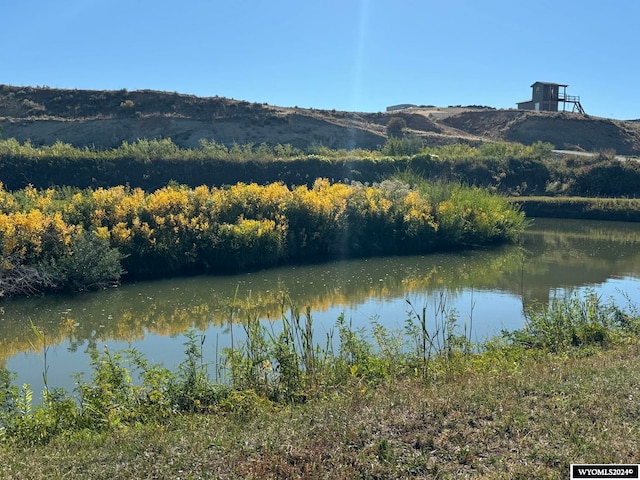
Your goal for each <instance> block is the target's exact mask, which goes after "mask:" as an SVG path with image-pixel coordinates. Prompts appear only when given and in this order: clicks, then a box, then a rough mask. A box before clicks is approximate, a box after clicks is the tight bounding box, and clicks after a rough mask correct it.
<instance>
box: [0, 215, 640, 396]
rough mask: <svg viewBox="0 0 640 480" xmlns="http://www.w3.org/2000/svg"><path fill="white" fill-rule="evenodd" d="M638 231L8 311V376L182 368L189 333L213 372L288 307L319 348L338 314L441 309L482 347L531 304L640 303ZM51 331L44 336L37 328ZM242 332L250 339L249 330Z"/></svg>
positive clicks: (540, 224) (527, 237) (573, 226)
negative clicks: (144, 364)
mask: <svg viewBox="0 0 640 480" xmlns="http://www.w3.org/2000/svg"><path fill="white" fill-rule="evenodd" d="M639 245H640V224H632V223H617V222H593V221H577V220H576V221H574V220H548V219H536V220H535V222H534V224H533V225H532V226H531V227H529V228H528V229H527V231H526V233H525V234H524V235H523V237H522V242H521V244H520V245H517V246H513V245H512V246H505V247H499V248H491V249H480V250H472V251H465V252H456V253H444V254H434V255H423V256H407V257H385V258H371V259H362V260H345V261H340V262H333V263H323V264H319V265H305V266H295V267H283V268H276V269H271V270H265V271H260V272H252V273H247V274H242V275H234V276H224V277H214V276H202V277H193V278H179V279H170V280H161V281H153V282H141V283H133V284H128V285H124V286H121V287H119V288H115V289H111V290H107V291H101V292H95V293H89V294H82V295H77V296H55V297H54V296H50V297H44V298H30V299H20V300H13V301H7V302H4V303H3V304H0V366H4V367H6V368H7V369H9V370H10V371H12V372H15V373H16V374H17V380H16V384H18V385H22V384H23V383H29V384H30V385H31V386H32V388H33V389H34V391H35V392H36V393H39V392H41V391H42V389H43V380H42V374H43V371H44V368H45V361H44V357H45V352H46V366H47V376H48V382H49V386H50V387H62V388H64V389H66V390H67V391H68V392H71V391H72V390H73V389H74V384H75V380H74V377H73V374H74V373H82V372H85V373H86V372H89V371H90V366H89V355H88V353H87V350H88V349H90V348H92V347H97V348H98V349H100V350H102V349H103V348H105V346H106V347H108V349H109V350H110V351H111V352H113V351H117V350H121V349H125V348H130V347H135V348H136V349H137V350H138V351H139V352H141V353H143V354H144V355H145V357H146V358H147V359H148V360H149V362H150V363H162V364H163V365H165V366H166V367H167V368H170V369H175V368H176V367H177V365H178V364H179V363H180V362H182V361H183V359H184V354H183V351H184V343H185V341H186V337H185V335H184V334H185V332H187V331H188V330H190V329H192V330H195V331H196V332H197V333H199V334H204V335H206V337H205V339H204V344H203V348H204V351H203V353H204V356H205V359H206V360H207V361H210V362H212V363H213V362H215V361H216V359H217V357H218V355H217V353H218V352H220V351H221V350H222V349H223V348H224V347H226V346H228V345H229V337H230V335H229V328H230V327H229V325H230V321H231V322H238V321H242V319H245V318H247V316H251V317H254V316H257V317H258V318H262V319H264V320H265V321H271V322H273V328H276V329H277V320H278V319H280V318H281V317H282V315H283V312H284V313H285V314H286V313H287V312H288V307H287V305H288V304H289V302H292V303H293V304H295V305H297V306H298V307H299V308H300V309H301V310H304V309H305V308H306V307H307V306H308V307H310V309H311V312H312V317H313V324H314V329H315V332H316V334H317V335H316V338H324V337H325V336H326V335H325V333H329V332H330V331H331V329H332V328H333V327H334V326H335V322H336V319H337V318H338V316H339V315H340V314H344V315H345V318H346V319H347V320H348V321H350V322H351V323H352V325H353V327H354V328H363V329H365V330H366V328H367V327H368V326H370V325H371V322H372V321H377V322H379V323H380V324H382V325H384V326H385V327H388V328H390V329H401V328H403V326H404V324H405V322H406V320H407V318H409V317H410V316H412V315H414V313H413V312H414V310H415V311H417V312H422V309H423V307H426V312H427V316H430V318H432V319H433V317H434V316H435V311H436V309H437V308H441V307H443V304H444V308H445V309H446V310H447V312H449V313H451V314H454V315H455V316H456V318H457V319H458V325H459V327H460V329H461V330H460V331H461V333H462V332H463V331H465V332H466V334H467V335H469V336H471V338H472V340H474V341H482V340H483V339H486V338H488V337H491V336H493V335H496V334H499V333H500V332H501V331H502V330H503V329H507V330H512V329H516V328H520V327H521V326H522V323H523V320H524V316H523V305H525V304H532V303H536V302H537V303H542V304H544V303H546V302H548V301H549V299H550V298H552V297H561V296H564V295H568V294H571V293H572V292H578V293H582V292H586V291H591V290H593V291H594V292H596V293H598V294H599V295H601V296H602V297H603V299H608V298H610V297H612V298H614V300H615V301H616V302H618V303H619V304H620V306H621V307H624V306H627V305H628V301H629V300H631V301H632V303H633V304H638V305H640V249H639V248H638V247H639ZM34 327H36V328H37V329H38V330H40V331H42V332H44V338H40V339H38V338H36V335H35V334H34V331H33V328H34ZM232 328H233V333H234V336H235V338H236V341H237V340H238V339H241V337H242V327H241V326H239V325H237V324H236V326H235V327H232Z"/></svg>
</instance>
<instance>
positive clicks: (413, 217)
mask: <svg viewBox="0 0 640 480" xmlns="http://www.w3.org/2000/svg"><path fill="white" fill-rule="evenodd" d="M523 225H524V223H523V215H522V213H521V212H518V211H517V210H515V209H514V208H513V207H511V206H510V205H509V204H508V203H507V202H506V200H504V199H502V198H499V197H495V196H493V195H489V194H488V193H487V192H484V191H481V190H479V189H470V188H463V187H460V186H453V187H444V186H442V185H436V186H435V187H432V188H431V189H429V188H425V187H424V186H420V185H410V184H408V183H406V182H403V181H400V180H392V181H385V182H382V183H381V184H375V185H362V184H352V185H346V184H341V183H333V184H332V183H330V182H329V181H328V180H326V179H317V180H316V181H315V182H314V184H313V186H312V187H311V188H309V187H307V186H304V185H303V186H298V187H296V188H290V187H288V186H286V185H284V184H282V183H272V184H269V185H265V186H262V185H258V184H255V183H253V184H243V183H238V184H236V185H233V186H230V187H227V188H212V187H207V186H200V187H197V188H195V189H191V188H188V187H184V186H179V185H169V186H166V187H164V188H161V189H159V190H157V191H155V192H152V193H147V192H144V191H142V190H141V189H129V188H127V187H124V186H117V187H112V188H97V189H94V190H90V189H86V190H82V191H78V190H56V189H47V190H43V191H39V190H36V189H34V188H32V187H28V188H26V189H24V190H22V191H20V192H16V193H9V192H6V191H5V190H4V188H3V187H2V184H0V240H1V241H2V254H3V256H4V257H7V256H9V255H16V254H17V255H19V256H21V257H22V258H24V261H25V262H31V263H36V262H38V261H40V260H42V259H46V258H54V259H55V258H58V257H60V256H63V257H64V256H65V255H67V256H68V255H71V253H72V250H73V248H76V247H74V245H76V243H74V242H75V240H74V239H76V238H79V235H80V234H81V233H82V232H89V233H91V235H93V236H94V237H95V238H93V237H91V236H89V237H86V238H85V237H83V238H84V240H83V242H84V244H85V245H92V244H93V243H92V242H94V241H96V242H98V243H97V244H96V245H98V244H99V242H107V244H108V245H109V246H110V248H116V249H118V251H119V252H120V253H121V254H122V255H123V256H124V257H125V258H124V260H122V261H123V263H124V267H125V269H126V270H127V271H128V272H129V273H130V274H132V275H147V276H157V275H166V274H171V273H175V272H181V271H182V272H184V271H202V270H207V271H216V270H217V269H220V268H221V269H227V270H228V269H238V268H253V267H258V266H265V265H272V264H276V263H281V262H284V261H298V260H308V259H322V258H331V257H344V256H350V255H378V254H397V253H408V252H426V251H429V250H430V249H433V248H434V247H435V246H437V245H439V244H440V245H442V244H446V245H447V246H449V247H450V246H451V245H456V244H477V243H483V242H484V243H491V242H496V241H504V240H508V239H511V238H513V237H514V236H515V235H516V234H517V232H519V231H521V230H522V228H523ZM96 239H97V240H96Z"/></svg>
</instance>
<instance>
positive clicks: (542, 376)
mask: <svg viewBox="0 0 640 480" xmlns="http://www.w3.org/2000/svg"><path fill="white" fill-rule="evenodd" d="M423 318H424V317H421V316H420V315H419V314H418V315H417V316H416V320H415V322H413V323H412V322H409V323H408V325H407V327H408V328H407V333H408V334H410V338H409V341H410V342H411V341H415V347H416V348H415V350H412V349H409V350H402V351H406V354H403V353H400V352H401V350H394V348H393V347H391V346H390V340H391V339H393V338H396V337H395V336H394V335H393V334H392V332H380V331H379V330H378V333H377V334H375V333H374V336H375V338H376V342H377V345H378V348H377V349H375V350H374V349H371V348H369V346H368V345H369V344H366V343H363V342H364V338H363V337H362V336H360V335H359V334H358V333H356V332H353V331H351V330H350V329H348V328H347V329H343V330H341V331H340V337H341V346H340V349H339V351H337V352H335V353H329V351H328V350H322V351H321V350H319V349H315V350H314V351H315V353H312V352H311V351H309V350H306V351H305V348H306V347H307V346H308V345H309V343H308V342H305V340H304V338H305V336H306V335H307V334H306V333H305V332H306V330H305V328H306V327H304V326H302V327H295V324H296V323H295V322H292V323H291V324H290V326H291V328H293V329H294V330H295V332H297V333H295V334H294V335H293V336H292V337H289V338H296V336H297V335H301V338H302V341H301V343H300V346H301V347H302V349H301V350H296V349H295V348H294V349H291V350H288V351H287V352H284V354H283V352H282V349H283V348H285V346H286V345H289V342H288V340H287V339H286V338H284V339H283V337H280V338H279V339H275V338H274V339H271V340H269V341H267V343H266V344H264V346H266V347H267V348H266V350H264V352H265V355H267V356H266V357H261V358H253V357H252V356H253V355H254V354H256V353H258V352H259V351H261V349H262V347H261V346H260V345H261V342H262V340H264V337H263V336H262V334H261V333H260V331H259V330H257V329H256V325H251V324H250V323H248V324H246V325H245V328H246V329H247V334H248V340H247V343H246V344H244V345H243V346H238V349H237V350H236V351H235V352H227V356H228V361H229V362H230V368H231V374H232V383H233V385H234V386H233V387H232V388H229V389H227V390H225V392H226V393H225V394H224V395H222V396H220V395H219V396H218V397H217V398H215V399H213V398H211V397H209V401H208V402H206V405H205V404H203V403H201V401H200V399H195V400H194V401H193V403H192V404H191V407H197V408H187V409H185V408H183V409H182V412H180V411H178V410H179V409H180V405H179V404H178V403H176V404H175V405H173V406H172V407H171V408H172V411H173V413H171V414H169V415H165V414H162V409H163V402H162V399H161V398H160V397H158V394H159V393H161V392H160V390H150V391H147V398H146V400H143V399H142V398H141V397H140V395H139V394H140V390H137V389H135V388H134V387H132V388H133V389H132V390H126V389H125V391H126V392H129V393H130V392H134V393H135V394H136V395H135V397H136V400H135V402H133V403H127V402H130V401H131V398H132V397H131V395H129V393H127V394H126V395H121V394H122V393H123V391H121V389H120V388H119V387H118V381H119V382H120V384H121V385H120V386H122V385H123V384H128V383H129V382H130V379H129V380H123V379H122V378H120V377H119V376H118V375H117V374H118V372H120V373H122V372H123V371H122V370H120V369H119V368H118V365H117V362H106V363H105V362H102V363H101V364H100V365H102V366H97V367H96V368H97V371H96V375H95V376H94V379H93V380H94V383H95V385H94V386H91V387H89V386H87V385H84V386H80V388H79V390H80V392H81V393H84V396H83V397H82V399H81V402H80V405H79V406H78V407H76V408H75V410H74V413H73V415H70V414H69V412H68V411H67V413H65V412H64V409H65V408H66V409H67V410H71V409H70V407H69V405H68V403H66V402H65V401H64V400H63V399H62V398H61V397H57V398H55V399H52V400H51V401H50V402H49V403H48V405H47V406H45V407H43V408H41V409H38V410H35V411H33V412H25V411H23V410H24V402H23V401H22V400H20V399H18V401H17V404H18V405H17V406H18V409H17V410H16V411H15V412H14V413H15V415H16V416H18V417H19V419H18V420H17V421H16V419H15V418H9V417H8V416H7V415H6V413H7V412H6V409H7V406H8V405H9V404H10V403H11V402H7V395H6V391H5V398H4V407H3V408H4V409H5V415H4V417H3V421H4V424H5V427H3V428H4V434H2V433H3V430H2V429H0V434H2V435H0V478H14V479H21V478H29V479H40V478H42V479H44V478H46V479H62V478H65V479H68V478H72V479H73V478H92V479H107V478H108V479H131V478H183V479H208V478H230V479H231V478H233V479H237V478H255V479H264V478H304V479H309V478H311V479H313V478H338V479H350V478H464V477H467V478H505V479H507V478H508V479H513V478H567V476H568V471H569V465H570V464H571V463H638V462H639V461H640V454H639V453H638V452H640V433H639V432H640V417H639V416H638V408H639V404H638V395H639V390H638V389H639V386H640V368H639V367H640V360H639V358H640V356H639V353H640V342H638V332H639V331H640V329H639V317H638V315H637V311H635V310H634V309H632V311H631V312H627V311H623V310H620V309H619V308H617V307H616V306H614V305H611V304H605V303H603V302H601V301H600V300H599V299H598V298H597V297H595V296H593V295H591V296H589V297H587V298H585V299H584V300H582V299H578V298H571V299H565V300H560V301H554V302H553V303H552V305H550V306H549V307H547V308H544V309H537V310H531V312H530V313H529V314H528V316H527V324H526V327H525V328H523V329H522V330H520V331H517V332H513V333H509V334H505V335H504V337H503V338H501V339H498V340H493V341H490V342H488V343H486V344H484V345H482V346H475V347H474V348H472V349H470V348H469V345H468V344H465V342H464V337H463V336H460V335H458V336H455V335H451V333H452V330H451V329H450V328H449V327H448V326H447V325H448V323H447V322H448V320H443V323H441V324H440V325H439V326H437V327H436V332H438V333H434V334H433V335H431V334H428V333H426V332H425V331H424V330H422V331H420V327H421V325H423V324H421V319H423ZM342 326H343V327H344V324H343V325H342ZM415 327H417V328H418V330H415ZM296 328H298V329H297V330H296ZM412 328H414V329H413V330H412ZM285 330H286V328H285ZM374 330H375V329H374ZM416 335H417V336H416ZM285 337H286V335H285ZM261 339H262V340H261ZM193 346H196V347H197V342H195V343H194V342H191V343H189V344H188V349H187V354H188V357H187V361H186V363H185V365H186V366H187V367H188V366H189V364H190V362H192V361H193V360H194V359H197V358H196V357H193V353H194V352H193V351H192V352H191V356H189V348H191V347H193ZM385 346H387V347H389V348H385ZM321 353H322V355H321ZM269 355H280V359H281V360H280V361H281V362H282V364H281V368H279V369H278V375H267V374H266V371H267V370H269V371H271V370H270V369H266V367H265V364H266V363H267V360H268V359H269ZM115 357H116V355H115V354H114V355H113V356H111V358H115ZM294 357H295V358H294ZM96 358H97V357H96ZM103 358H105V357H103ZM252 358H253V359H254V360H260V361H259V362H255V361H254V362H248V360H251V359H252ZM286 359H289V363H288V364H287V363H285V361H286ZM294 360H295V361H294ZM298 361H299V362H303V363H305V364H306V370H305V371H302V370H301V369H299V368H297V367H296V362H298ZM192 366H193V365H192ZM285 366H286V367H287V369H288V370H287V371H285ZM298 366H299V365H298ZM196 367H197V366H196ZM149 371H150V372H156V373H158V370H153V369H149ZM181 371H182V374H183V377H182V378H181V379H180V380H179V382H178V383H179V384H180V385H182V388H181V389H180V391H181V392H182V393H185V392H186V391H187V390H189V389H187V388H185V385H187V384H188V383H189V382H188V380H189V378H190V376H189V372H190V370H189V368H186V369H181ZM191 371H193V370H191ZM250 372H253V373H254V376H253V377H248V375H247V374H248V373H250ZM107 374H110V375H107ZM185 375H186V377H185ZM119 378H120V380H118V379H119ZM155 378H156V380H158V378H159V377H158V376H156V377H155ZM192 380H196V383H197V379H192ZM185 381H186V383H185ZM294 381H295V382H299V383H296V384H295V385H297V386H298V387H299V388H302V390H299V389H298V390H296V394H295V395H293V394H291V395H287V394H286V393H287V392H289V393H293V391H292V389H291V388H289V389H288V387H293V386H295V385H294V384H293V383H292V382H294ZM181 382H182V383H181ZM247 382H249V383H247ZM249 384H252V385H253V387H254V388H247V387H248V385H249ZM105 385H110V390H109V389H107V390H105ZM192 387H193V385H192ZM204 390H206V389H205V388H204V386H203V385H200V387H199V388H196V389H194V388H191V389H190V391H191V393H195V392H200V393H202V392H204ZM170 391H171V390H170V389H169V393H170ZM302 391H303V392H305V393H306V396H302V395H300V393H301V392H302ZM219 392H220V391H219ZM153 398H156V400H155V402H156V404H153ZM176 398H180V397H179V396H178V397H176ZM182 398H183V400H184V397H182ZM200 398H201V399H202V402H204V401H205V396H202V395H201V397H200ZM192 400H193V398H192ZM150 401H151V402H152V407H153V408H152V409H151V410H145V409H143V410H136V408H137V407H139V406H140V404H145V403H148V402H150ZM65 405H66V407H65ZM122 406H126V407H127V408H125V409H123V408H120V407H122ZM98 407H100V408H102V409H104V410H102V411H101V410H99V408H98ZM21 409H22V410H21ZM39 412H40V413H39ZM145 412H146V413H145ZM105 413H106V414H107V415H106V416H105ZM52 417H57V419H58V421H62V422H65V421H66V422H68V423H67V425H66V426H65V427H62V428H57V429H54V430H55V431H53V432H52V433H51V434H50V435H49V436H46V437H45V438H43V437H42V436H41V435H40V434H41V433H42V432H44V431H45V430H46V428H53V427H52V425H51V423H50V422H48V420H47V418H52ZM71 419H73V422H71V421H70V420H71ZM91 419H93V420H96V419H97V420H100V421H99V422H95V421H94V422H92V421H91ZM107 420H109V421H108V422H107ZM74 422H75V423H74ZM83 425H84V427H83Z"/></svg>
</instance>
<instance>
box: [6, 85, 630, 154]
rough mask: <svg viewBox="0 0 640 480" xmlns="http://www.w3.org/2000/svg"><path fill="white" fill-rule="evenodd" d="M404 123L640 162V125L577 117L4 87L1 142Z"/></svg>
mask: <svg viewBox="0 0 640 480" xmlns="http://www.w3.org/2000/svg"><path fill="white" fill-rule="evenodd" d="M398 116H399V117H402V118H404V120H405V121H406V123H407V126H408V128H409V130H410V131H412V132H413V133H414V134H416V135H418V136H420V137H422V138H424V140H425V142H426V143H427V144H428V145H443V144H450V143H469V144H473V145H476V144H479V143H482V142H486V141H497V140H506V141H516V142H522V143H525V144H530V143H533V142H536V141H539V140H541V141H546V142H550V143H552V144H553V145H555V147H556V148H559V149H570V150H576V149H577V150H585V151H599V150H614V151H615V152H616V153H618V154H621V155H639V154H640V122H634V121H621V120H612V119H606V118H598V117H590V116H587V115H580V114H574V113H552V112H531V111H522V110H494V109H489V108H484V109H483V108H461V107H459V108H412V109H407V110H402V111H397V112H381V113H357V112H343V111H335V110H316V109H302V108H285V107H275V106H271V105H267V104H257V103H249V102H245V101H238V100H233V99H227V98H221V97H196V96H193V95H183V94H178V93H170V92H159V91H152V90H140V91H131V92H130V91H127V90H114V91H99V90H63V89H53V88H46V87H45V88H40V87H38V88H33V87H16V86H9V85H0V135H1V137H2V138H16V139H17V140H19V141H21V142H22V141H26V140H31V142H33V143H34V144H37V145H40V144H43V145H45V144H53V143H54V142H55V141H56V140H61V141H63V142H66V143H70V144H72V145H75V146H79V147H84V146H89V147H95V148H112V147H116V146H118V145H120V144H121V143H122V142H123V141H128V142H133V141H135V140H137V139H140V138H147V139H152V138H171V139H172V140H173V141H174V142H175V143H176V144H177V145H180V146H183V147H194V146H197V145H198V144H199V141H200V140H201V139H209V140H210V139H213V140H215V141H217V142H219V143H225V144H232V143H234V142H236V143H238V144H245V143H255V144H259V143H263V142H264V143H268V144H277V143H280V144H287V143H289V144H291V145H294V146H296V147H300V148H306V147H308V146H310V145H313V144H318V145H324V146H327V147H331V148H355V147H362V148H369V149H374V148H377V147H379V146H380V145H382V144H383V143H384V142H385V140H386V124H387V122H388V121H389V120H390V119H391V118H393V117H398Z"/></svg>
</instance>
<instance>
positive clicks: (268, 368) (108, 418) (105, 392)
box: [0, 295, 640, 445]
mask: <svg viewBox="0 0 640 480" xmlns="http://www.w3.org/2000/svg"><path fill="white" fill-rule="evenodd" d="M286 305H288V306H289V310H288V312H286V313H285V312H283V316H282V321H281V323H280V326H279V328H275V327H274V324H273V323H268V322H259V321H258V320H257V319H255V318H248V319H247V320H246V321H245V322H244V323H243V326H242V328H243V329H244V331H245V337H244V340H243V341H238V340H236V343H235V345H234V346H233V348H229V349H227V350H225V351H223V352H221V356H222V365H223V369H224V376H225V378H226V379H227V381H226V382H222V383H220V382H218V381H212V380H211V377H210V373H209V365H210V364H208V363H207V362H206V361H205V360H204V356H203V345H204V343H205V337H204V336H203V335H198V334H196V333H195V332H189V333H187V335H186V341H185V359H184V361H183V363H182V364H181V365H180V366H179V367H178V370H177V372H171V371H169V370H167V369H165V368H164V367H162V366H161V365H150V364H149V363H148V362H147V360H146V359H145V358H144V357H143V356H142V355H140V353H139V352H137V351H136V350H133V349H129V350H125V351H119V352H110V351H109V349H108V348H106V347H105V349H104V350H102V351H98V350H96V349H94V350H91V352H90V355H91V366H92V373H91V378H90V380H89V381H85V380H82V379H81V378H78V386H77V388H76V396H75V397H72V396H69V394H68V393H67V392H64V391H62V390H59V389H55V388H50V387H49V386H47V389H46V391H45V392H44V402H43V403H41V404H39V405H36V404H35V403H34V400H33V398H34V392H33V391H32V390H31V388H30V387H29V385H23V386H22V387H18V386H15V385H13V378H14V376H13V375H12V374H10V373H9V372H7V371H6V370H0V442H10V443H16V444H19V445H35V444H43V443H48V442H49V441H50V440H52V439H53V438H56V437H58V436H60V435H64V434H65V433H70V432H73V431H78V430H82V429H88V430H91V431H112V430H114V429H117V428H122V427H125V426H128V425H136V424H140V423H145V424H157V425H164V424H166V423H167V422H171V421H172V419H173V418H175V416H176V415H181V414H185V413H190V414H193V413H219V414H224V415H233V416H237V417H238V418H240V419H242V418H249V417H250V416H251V415H252V412H255V411H256V409H263V408H272V407H274V406H276V405H277V404H300V403H307V402H313V401H315V399H322V398H327V397H331V396H334V395H336V394H342V395H361V394H364V393H366V392H367V391H370V390H374V389H375V388H376V387H377V386H380V385H383V384H385V385H387V384H392V383H393V382H401V381H402V380H403V379H412V380H414V381H419V382H424V383H425V384H429V385H431V384H434V383H437V382H439V381H441V380H442V379H451V378H455V377H456V376H457V375H468V374H469V372H470V371H471V372H472V371H473V369H474V368H478V369H482V370H483V371H484V369H487V368H488V369H495V368H511V369H513V368H515V369H517V368H518V367H517V364H518V362H520V361H527V360H528V359H530V358H531V355H530V354H529V353H527V352H534V353H536V352H543V353H552V354H555V355H562V356H565V357H566V356H582V355H587V354H592V353H594V352H595V351H596V350H599V349H603V348H607V347H608V346H611V345H616V344H620V343H621V342H624V341H627V340H629V339H636V340H637V338H638V337H637V335H638V332H639V331H640V317H638V315H637V312H636V311H635V310H633V309H627V310H623V309H621V308H619V307H617V306H615V305H613V304H611V303H607V302H602V301H601V299H600V298H599V297H597V296H595V295H587V296H586V297H584V298H579V297H577V296H573V297H567V298H564V299H557V300H555V301H553V302H552V303H551V304H550V305H548V306H547V307H545V308H542V307H540V308H537V309H535V310H529V313H528V320H527V324H526V326H525V328H523V329H522V330H518V331H515V332H508V333H505V334H504V335H503V337H502V338H501V339H491V340H488V341H487V342H486V343H483V344H480V345H473V344H472V343H471V341H470V335H469V332H468V331H465V330H464V329H462V330H461V326H460V324H459V322H458V320H457V318H456V315H455V312H452V311H450V310H449V309H448V307H447V301H446V297H445V296H440V297H439V298H437V299H435V300H434V302H433V305H431V306H424V307H422V308H415V307H414V306H413V305H411V304H409V307H410V310H409V312H408V318H407V322H406V325H405V329H404V330H397V331H396V330H389V329H387V328H385V327H383V326H382V325H381V324H380V323H379V322H378V321H376V320H374V321H373V322H372V326H371V328H370V329H369V330H367V331H365V330H358V329H354V328H353V327H352V325H351V323H350V322H349V321H348V320H347V319H346V318H345V317H344V316H341V317H340V318H338V320H337V322H336V324H335V325H334V327H333V328H332V329H331V330H330V331H328V332H326V334H325V335H324V336H320V337H319V336H318V332H317V331H316V326H315V325H314V324H313V319H312V316H311V312H310V311H309V310H308V309H307V311H306V312H305V314H304V315H301V314H300V312H299V310H298V309H297V308H296V307H295V306H294V305H291V304H290V303H289V304H287V302H283V307H284V306H286ZM230 334H231V332H230ZM40 340H43V339H42V337H40ZM45 373H46V365H45Z"/></svg>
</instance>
